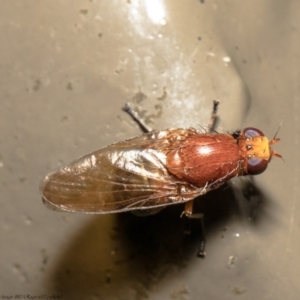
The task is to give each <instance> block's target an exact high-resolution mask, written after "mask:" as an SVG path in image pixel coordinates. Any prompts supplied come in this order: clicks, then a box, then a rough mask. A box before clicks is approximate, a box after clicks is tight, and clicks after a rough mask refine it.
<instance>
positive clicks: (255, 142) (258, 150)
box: [237, 127, 281, 175]
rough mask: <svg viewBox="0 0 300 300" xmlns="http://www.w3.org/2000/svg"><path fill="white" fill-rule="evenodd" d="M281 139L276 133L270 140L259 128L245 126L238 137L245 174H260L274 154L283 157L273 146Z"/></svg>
mask: <svg viewBox="0 0 300 300" xmlns="http://www.w3.org/2000/svg"><path fill="white" fill-rule="evenodd" d="M279 140H280V139H279V138H276V135H275V137H274V138H273V139H272V140H269V139H268V138H267V137H265V135H264V134H263V133H262V132H261V131H260V130H259V129H256V128H253V127H247V128H245V129H244V130H243V131H242V132H241V133H240V134H239V136H238V137H237V141H238V146H239V150H240V154H241V156H242V157H243V169H244V172H245V174H247V175H257V174H260V173H262V172H264V171H265V170H266V168H267V166H268V163H269V162H270V160H271V158H272V157H273V156H276V157H281V155H280V154H278V153H277V152H275V151H274V150H272V147H271V146H272V145H274V144H276V143H277V142H279Z"/></svg>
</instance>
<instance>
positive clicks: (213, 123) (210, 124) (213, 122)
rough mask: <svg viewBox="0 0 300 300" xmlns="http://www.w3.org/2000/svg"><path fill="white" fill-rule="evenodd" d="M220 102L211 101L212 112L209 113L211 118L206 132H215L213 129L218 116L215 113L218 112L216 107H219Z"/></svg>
mask: <svg viewBox="0 0 300 300" xmlns="http://www.w3.org/2000/svg"><path fill="white" fill-rule="evenodd" d="M219 103H220V101H219V100H214V101H213V111H212V113H211V117H210V120H209V123H208V131H209V132H213V131H215V127H216V125H217V122H218V116H217V111H218V106H219Z"/></svg>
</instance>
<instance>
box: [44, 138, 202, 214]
mask: <svg viewBox="0 0 300 300" xmlns="http://www.w3.org/2000/svg"><path fill="white" fill-rule="evenodd" d="M159 133H160V137H163V135H162V134H161V132H159ZM157 139H158V134H154V133H149V134H146V135H143V136H140V137H136V138H133V139H131V140H127V141H124V142H120V143H117V144H114V145H111V146H108V147H106V148H103V149H100V150H98V151H95V152H92V153H90V154H88V155H86V156H84V157H82V158H80V159H78V160H76V161H74V162H73V163H71V164H69V165H67V166H66V167H63V168H61V169H60V170H59V171H58V172H55V173H51V174H49V175H47V176H46V177H45V178H44V180H43V181H42V183H41V186H40V189H41V193H42V196H43V201H44V203H45V204H46V205H47V206H48V207H50V208H52V209H55V210H61V211H70V212H84V213H96V214H97V213H98V214H104V213H111V212H121V211H128V210H136V209H150V208H157V207H160V206H165V205H169V204H175V203H180V202H185V201H188V200H191V199H193V198H195V197H196V196H198V195H199V194H201V189H199V188H195V187H194V186H192V185H190V184H188V183H187V182H184V181H181V180H180V179H178V178H177V177H175V176H174V175H172V174H170V173H169V172H168V170H167V168H166V165H165V154H164V153H163V152H162V151H161V149H158V150H157V149H156V147H153V146H155V144H157ZM159 144H160V145H161V144H164V143H161V142H160V143H159ZM202 192H203V191H202Z"/></svg>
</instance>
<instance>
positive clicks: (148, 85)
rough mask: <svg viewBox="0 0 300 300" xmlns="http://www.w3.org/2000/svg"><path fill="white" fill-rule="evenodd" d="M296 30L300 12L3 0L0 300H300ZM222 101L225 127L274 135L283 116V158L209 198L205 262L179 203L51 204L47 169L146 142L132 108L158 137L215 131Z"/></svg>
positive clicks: (207, 4)
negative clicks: (115, 208)
mask: <svg viewBox="0 0 300 300" xmlns="http://www.w3.org/2000/svg"><path fill="white" fill-rule="evenodd" d="M154 5H157V6H156V7H154V9H153V6H154ZM299 20H300V3H299V2H298V1H292V0H291V1H288V0H281V1H280V0H276V1H274V0H272V1H270V0H265V1H259V0H253V1H234V0H227V1H209V0H206V1H196V0H185V1H180V0H177V1H171V0H165V1H163V0H156V1H154V0H152V1H146V0H144V1H136V0H130V1H125V0H124V1H121V0H118V1H117V0H116V1H97V0H94V1H92V0H91V1H83V0H80V1H71V0H65V1H56V0H54V1H29V0H28V1H17V0H16V1H1V10H0V49H1V51H0V87H1V88H0V99H1V100H0V101H1V109H0V116H1V118H0V129H1V130H0V144H1V148H0V178H1V181H0V184H1V188H0V199H1V202H0V205H1V210H0V213H1V218H0V219H1V236H0V239H1V240H0V242H1V247H0V249H1V250H0V265H1V271H0V294H1V296H2V297H3V296H4V297H12V298H11V299H18V297H20V298H21V299H27V298H26V297H27V296H29V297H40V299H47V298H49V299H50V298H51V297H56V299H146V298H148V299H237V297H239V298H240V299H298V298H299V292H300V287H299V283H300V279H299V276H300V256H299V248H300V228H299V216H298V215H299V209H300V204H299V149H298V147H299V137H300V131H299V128H300V127H299V123H300V120H299V107H300V105H299V92H300V76H299V75H300V74H299V73H300V72H299V70H300V68H299V67H300V63H299V61H300V57H299V53H300V52H299V50H300V40H299V29H300V21H299ZM213 99H219V100H220V101H221V105H220V110H219V116H220V123H219V130H220V131H222V130H235V129H238V128H243V127H245V126H254V127H257V128H260V129H261V130H262V131H263V132H264V133H265V134H266V135H267V136H268V137H269V138H272V137H273V136H274V134H275V132H276V131H277V129H278V127H279V125H280V123H281V121H282V120H284V123H283V126H282V127H281V129H280V133H279V136H280V137H281V138H282V141H281V142H280V143H279V144H278V145H276V146H275V147H274V148H275V149H276V151H278V152H279V153H281V154H282V155H283V157H284V160H285V162H283V161H282V160H280V159H273V160H272V161H271V163H270V165H269V167H268V169H267V170H266V172H265V173H263V174H262V175H259V176H257V177H255V178H253V179H247V178H244V179H242V180H239V179H235V180H234V181H233V182H232V183H231V184H230V187H228V188H226V189H224V188H221V189H220V190H218V191H216V192H212V193H210V194H208V195H207V196H205V197H203V198H202V200H200V199H199V200H198V202H197V203H198V207H197V209H199V210H203V212H204V213H205V215H206V218H205V222H206V223H205V224H206V229H207V257H206V258H205V259H204V260H201V259H199V258H197V257H196V256H195V253H196V251H197V242H198V241H197V236H191V237H186V236H184V234H183V227H184V224H183V220H182V219H180V218H179V216H180V213H181V211H182V206H174V207H170V208H167V209H165V210H164V211H163V212H161V213H160V214H158V215H156V216H153V217H149V218H142V219H141V218H136V217H134V216H132V215H130V214H119V215H104V216H93V215H80V214H68V213H57V212H53V211H51V210H48V209H46V208H45V207H44V205H43V204H42V201H41V197H40V195H39V182H40V180H41V179H42V178H43V176H45V175H46V174H47V173H48V172H50V171H53V170H55V169H56V168H58V167H59V166H61V165H63V164H66V163H68V162H70V161H72V160H74V159H76V158H77V157H79V156H81V155H83V154H85V153H88V152H90V151H92V150H95V149H97V148H101V147H103V146H105V145H107V144H110V143H113V142H116V141H119V140H122V139H126V138H129V137H132V136H134V135H137V134H139V133H140V131H139V128H138V127H137V126H136V124H135V123H134V122H133V121H132V120H131V119H130V118H129V116H127V115H126V114H124V113H123V112H122V111H121V107H122V106H123V105H124V103H125V102H126V101H131V102H132V103H133V104H134V105H135V107H136V108H137V109H138V110H139V112H140V113H141V114H142V115H143V116H144V118H145V119H146V121H147V123H148V124H149V125H150V126H152V127H155V128H157V129H163V128H169V127H191V126H192V127H196V128H199V127H200V125H206V124H207V122H208V119H209V115H210V111H211V106H212V100H213ZM43 297H44V298H43ZM20 298H19V299H20ZM52 299H54V298H52Z"/></svg>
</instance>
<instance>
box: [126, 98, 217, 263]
mask: <svg viewBox="0 0 300 300" xmlns="http://www.w3.org/2000/svg"><path fill="white" fill-rule="evenodd" d="M219 103H220V102H219V101H218V100H214V102H213V111H212V114H211V117H210V121H209V123H208V131H209V132H213V131H214V128H215V126H216V123H217V120H218V116H217V111H218V106H219ZM123 110H124V111H125V112H127V113H128V114H129V115H130V116H131V117H132V118H133V120H134V121H136V122H137V123H138V125H139V126H140V127H141V129H142V131H144V132H145V133H147V132H151V131H152V128H150V127H149V126H148V125H146V123H145V122H144V120H143V119H142V118H141V117H140V116H139V115H138V113H137V112H136V111H135V110H134V109H132V108H131V107H130V105H129V103H126V104H125V106H124V107H123ZM193 203H194V200H191V201H188V202H186V204H185V209H184V211H183V212H182V215H184V216H186V217H187V218H188V219H189V221H191V220H192V219H199V220H200V222H201V223H200V246H199V251H198V254H197V255H198V256H199V257H202V258H204V257H205V244H206V240H205V230H204V215H203V214H202V213H197V214H194V213H193ZM182 215H181V216H182ZM185 233H191V222H187V226H186V230H185Z"/></svg>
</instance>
